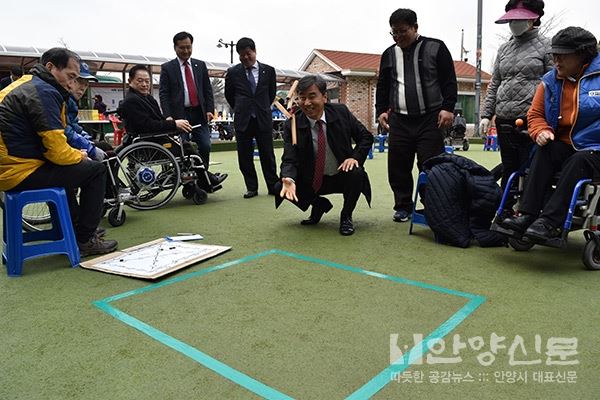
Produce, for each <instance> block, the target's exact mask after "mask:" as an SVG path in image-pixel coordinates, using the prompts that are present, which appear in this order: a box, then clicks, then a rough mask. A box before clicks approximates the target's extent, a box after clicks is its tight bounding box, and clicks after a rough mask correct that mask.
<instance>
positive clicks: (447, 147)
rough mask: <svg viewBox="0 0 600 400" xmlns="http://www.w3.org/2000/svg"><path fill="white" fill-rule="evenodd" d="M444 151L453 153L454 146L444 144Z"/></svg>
mask: <svg viewBox="0 0 600 400" xmlns="http://www.w3.org/2000/svg"><path fill="white" fill-rule="evenodd" d="M444 152H446V153H447V154H454V146H444Z"/></svg>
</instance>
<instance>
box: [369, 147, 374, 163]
mask: <svg viewBox="0 0 600 400" xmlns="http://www.w3.org/2000/svg"><path fill="white" fill-rule="evenodd" d="M368 157H369V160H372V159H373V146H371V148H370V149H369V154H368Z"/></svg>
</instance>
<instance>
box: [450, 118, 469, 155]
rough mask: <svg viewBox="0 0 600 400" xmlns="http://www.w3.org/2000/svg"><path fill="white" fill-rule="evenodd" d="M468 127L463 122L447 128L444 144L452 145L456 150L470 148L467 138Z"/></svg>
mask: <svg viewBox="0 0 600 400" xmlns="http://www.w3.org/2000/svg"><path fill="white" fill-rule="evenodd" d="M466 132H467V127H466V126H465V125H462V124H452V126H451V127H449V128H448V129H446V136H445V137H444V146H452V148H454V149H455V150H458V149H461V148H462V150H463V151H467V150H469V139H467V138H466V135H465V134H466Z"/></svg>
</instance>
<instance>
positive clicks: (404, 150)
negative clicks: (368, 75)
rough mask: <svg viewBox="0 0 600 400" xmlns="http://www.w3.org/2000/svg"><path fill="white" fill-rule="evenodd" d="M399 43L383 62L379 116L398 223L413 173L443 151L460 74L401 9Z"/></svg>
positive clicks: (395, 23) (404, 217)
mask: <svg viewBox="0 0 600 400" xmlns="http://www.w3.org/2000/svg"><path fill="white" fill-rule="evenodd" d="M390 26H391V28H392V29H391V31H390V34H391V35H392V37H393V38H394V41H395V42H396V43H395V44H394V45H393V46H390V47H389V48H387V49H386V50H385V51H384V52H383V55H382V56H381V65H380V67H379V80H378V82H377V99H376V105H375V108H376V111H377V115H378V120H379V124H380V125H381V126H383V128H384V129H385V130H387V131H388V132H389V154H388V180H389V182H390V186H391V188H392V191H393V192H394V211H395V212H394V217H393V219H394V221H396V222H405V221H408V218H409V215H410V213H411V211H412V196H413V193H412V191H413V178H412V170H413V164H414V160H415V153H416V155H417V167H418V168H419V170H421V169H422V165H423V162H424V161H425V160H427V159H428V158H431V157H433V156H437V155H438V154H440V153H442V152H443V151H444V136H445V135H444V130H445V128H447V127H449V126H451V125H452V120H453V117H454V115H453V111H454V105H455V103H456V99H457V86H456V73H455V72H454V62H453V61H452V56H451V55H450V52H449V51H448V48H447V47H446V45H445V44H444V42H442V41H441V40H438V39H432V38H427V37H424V36H420V35H419V34H418V33H417V30H418V28H419V26H418V24H417V14H416V13H415V12H414V11H412V10H409V9H405V8H400V9H398V10H396V11H394V12H393V13H392V15H391V16H390Z"/></svg>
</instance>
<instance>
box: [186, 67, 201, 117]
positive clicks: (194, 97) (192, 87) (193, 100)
mask: <svg viewBox="0 0 600 400" xmlns="http://www.w3.org/2000/svg"><path fill="white" fill-rule="evenodd" d="M183 65H185V85H186V86H187V89H188V96H189V97H190V105H191V106H192V107H197V106H198V92H196V84H195V83H194V78H193V77H192V69H191V68H190V63H188V62H187V61H186V62H184V63H183Z"/></svg>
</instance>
